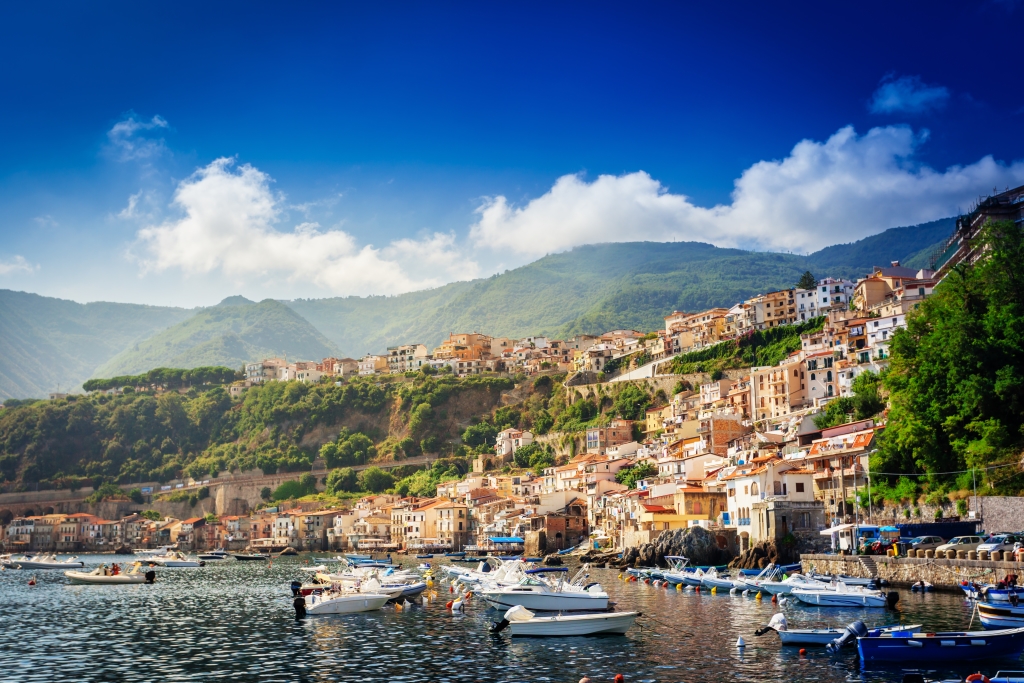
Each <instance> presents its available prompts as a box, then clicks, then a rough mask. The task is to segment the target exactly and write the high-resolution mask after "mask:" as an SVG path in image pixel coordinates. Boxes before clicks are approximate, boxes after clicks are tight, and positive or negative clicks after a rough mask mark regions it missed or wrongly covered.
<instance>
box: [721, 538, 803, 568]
mask: <svg viewBox="0 0 1024 683" xmlns="http://www.w3.org/2000/svg"><path fill="white" fill-rule="evenodd" d="M799 560H800V554H799V552H798V551H797V547H796V544H777V543H775V542H774V541H761V542H760V543H758V544H756V545H753V546H751V547H750V548H748V549H747V550H745V551H743V552H742V553H741V554H740V555H739V557H737V558H736V559H734V560H733V561H732V562H730V563H729V566H730V567H732V568H734V569H764V568H765V567H767V566H768V565H769V564H793V563H794V562H798V561H799Z"/></svg>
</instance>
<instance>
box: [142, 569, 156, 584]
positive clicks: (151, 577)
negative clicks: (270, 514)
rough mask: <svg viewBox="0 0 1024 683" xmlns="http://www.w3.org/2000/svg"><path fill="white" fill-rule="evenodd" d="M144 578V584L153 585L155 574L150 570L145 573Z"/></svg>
mask: <svg viewBox="0 0 1024 683" xmlns="http://www.w3.org/2000/svg"><path fill="white" fill-rule="evenodd" d="M145 577H146V583H153V582H154V581H156V572H155V571H153V570H152V569H150V570H149V571H148V572H146V573H145Z"/></svg>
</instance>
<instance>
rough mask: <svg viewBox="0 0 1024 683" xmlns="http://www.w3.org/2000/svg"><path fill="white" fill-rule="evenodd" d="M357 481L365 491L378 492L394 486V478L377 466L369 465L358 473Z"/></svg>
mask: <svg viewBox="0 0 1024 683" xmlns="http://www.w3.org/2000/svg"><path fill="white" fill-rule="evenodd" d="M359 483H360V485H361V486H362V487H363V490H365V491H369V492H370V493H380V492H381V491H384V490H386V489H389V488H391V487H392V486H394V485H395V478H394V477H393V476H391V473H390V472H388V471H386V470H382V469H381V468H379V467H369V468H367V469H365V470H363V471H362V472H360V473H359Z"/></svg>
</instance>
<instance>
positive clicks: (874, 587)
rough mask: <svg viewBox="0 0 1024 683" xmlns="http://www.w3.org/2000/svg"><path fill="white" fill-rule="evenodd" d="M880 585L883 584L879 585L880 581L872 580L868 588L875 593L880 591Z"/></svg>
mask: <svg viewBox="0 0 1024 683" xmlns="http://www.w3.org/2000/svg"><path fill="white" fill-rule="evenodd" d="M880 585H881V584H879V582H878V579H871V581H869V582H868V588H870V589H871V590H873V591H876V590H878V588H879V586H880Z"/></svg>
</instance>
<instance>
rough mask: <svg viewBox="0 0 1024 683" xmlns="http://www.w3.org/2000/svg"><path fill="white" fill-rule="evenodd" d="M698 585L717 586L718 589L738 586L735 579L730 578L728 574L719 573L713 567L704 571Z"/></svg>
mask: <svg viewBox="0 0 1024 683" xmlns="http://www.w3.org/2000/svg"><path fill="white" fill-rule="evenodd" d="M700 585H701V586H703V587H705V588H717V589H718V590H720V591H721V590H726V591H727V590H732V589H733V588H738V587H739V586H738V585H737V583H736V581H734V580H733V579H730V578H729V576H728V575H722V574H719V573H718V570H717V569H714V568H712V569H709V570H707V571H706V572H704V576H702V577H701V579H700ZM744 588H745V587H744Z"/></svg>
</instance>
